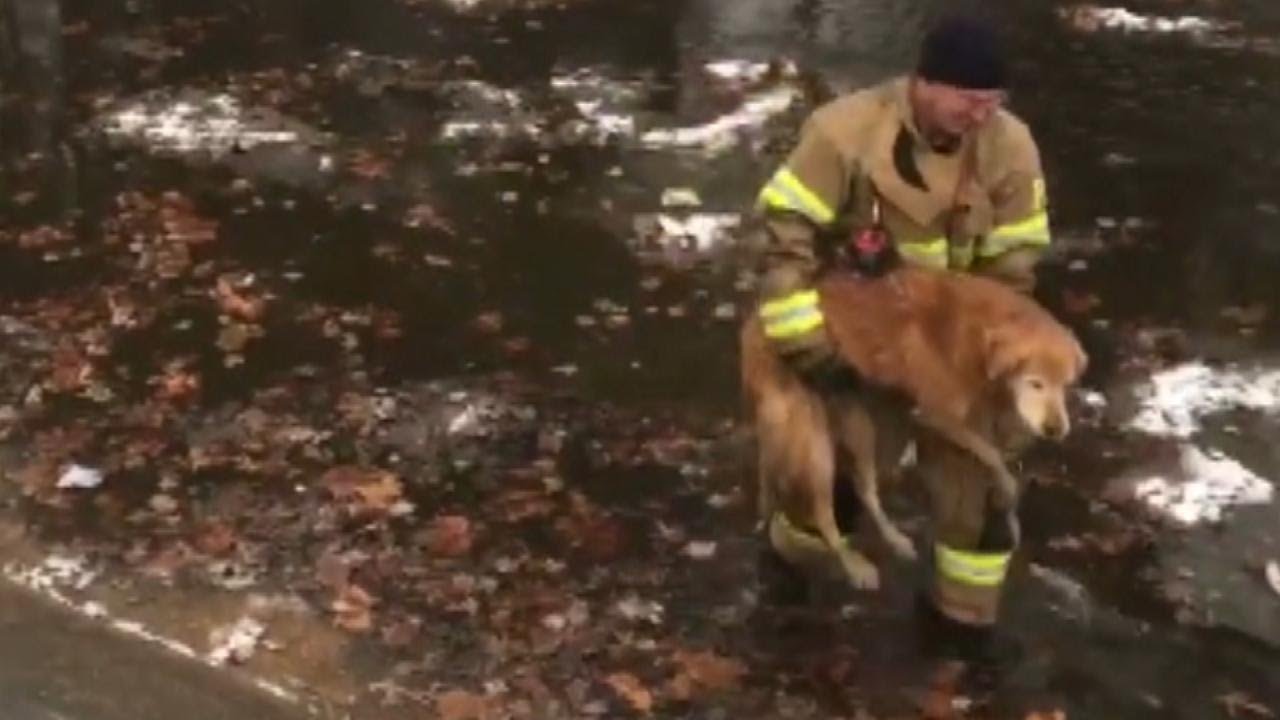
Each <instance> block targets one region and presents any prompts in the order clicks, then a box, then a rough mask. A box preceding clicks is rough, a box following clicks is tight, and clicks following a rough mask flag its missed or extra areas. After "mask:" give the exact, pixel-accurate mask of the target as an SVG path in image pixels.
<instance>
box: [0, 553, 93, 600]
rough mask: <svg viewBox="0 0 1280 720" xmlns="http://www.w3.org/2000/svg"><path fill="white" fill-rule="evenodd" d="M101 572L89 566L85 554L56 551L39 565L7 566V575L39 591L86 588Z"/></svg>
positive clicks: (20, 583)
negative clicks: (62, 553)
mask: <svg viewBox="0 0 1280 720" xmlns="http://www.w3.org/2000/svg"><path fill="white" fill-rule="evenodd" d="M99 574H100V571H99V570H98V569H96V568H91V567H89V561H88V560H87V559H86V558H85V557H84V556H81V555H59V554H56V553H55V554H53V555H50V556H49V557H47V558H45V559H44V562H42V563H40V564H39V565H34V566H31V567H25V568H24V567H20V566H16V565H10V566H6V567H5V576H6V577H8V578H9V579H10V580H13V581H14V582H16V583H18V584H19V585H22V586H24V587H27V588H29V589H31V590H35V591H37V592H46V591H56V590H58V589H61V588H70V589H72V590H84V589H85V588H87V587H89V586H90V585H92V584H93V581H94V580H97V579H98V575H99Z"/></svg>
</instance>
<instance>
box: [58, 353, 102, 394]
mask: <svg viewBox="0 0 1280 720" xmlns="http://www.w3.org/2000/svg"><path fill="white" fill-rule="evenodd" d="M92 374H93V366H92V365H90V364H89V361H88V360H87V359H85V357H84V355H82V354H81V353H80V351H79V350H77V349H76V348H74V347H71V346H68V345H62V346H60V347H59V348H58V349H57V350H55V351H54V353H53V372H52V373H51V375H50V378H49V381H50V385H51V386H52V388H53V389H54V390H56V391H57V392H64V393H70V392H75V391H77V390H80V389H81V388H83V387H84V386H85V385H86V384H88V381H89V377H90V376H91V375H92Z"/></svg>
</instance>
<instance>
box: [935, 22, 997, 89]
mask: <svg viewBox="0 0 1280 720" xmlns="http://www.w3.org/2000/svg"><path fill="white" fill-rule="evenodd" d="M916 73H917V74H918V75H919V76H920V77H922V78H924V79H925V80H928V81H930V82H936V83H943V84H946V85H951V86H954V87H959V88H967V89H971V90H1001V89H1004V87H1005V82H1006V81H1007V79H1008V78H1007V74H1008V68H1007V66H1006V64H1005V58H1004V53H1003V51H1002V49H1001V47H1000V42H999V39H998V38H997V37H996V33H995V30H993V29H992V28H991V26H989V25H987V24H985V23H983V22H981V21H979V20H976V19H973V18H967V17H963V16H950V17H947V18H944V19H943V20H941V21H939V22H938V23H937V24H936V25H934V26H933V28H932V29H930V30H929V33H928V34H927V35H925V38H924V43H923V45H922V46H921V48H920V63H919V65H918V66H917V67H916Z"/></svg>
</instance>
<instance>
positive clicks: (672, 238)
mask: <svg viewBox="0 0 1280 720" xmlns="http://www.w3.org/2000/svg"><path fill="white" fill-rule="evenodd" d="M634 224H635V228H636V230H637V232H638V233H639V234H640V236H641V237H643V238H647V239H649V240H651V241H654V242H657V243H658V244H659V245H663V246H670V245H672V244H675V245H677V246H679V247H680V248H681V249H684V250H690V251H694V252H709V251H711V250H714V249H716V248H717V247H720V246H722V245H724V244H727V243H728V242H730V241H731V240H732V234H731V231H732V230H734V229H735V228H737V227H739V226H740V225H741V224H742V217H741V216H740V215H738V214H737V213H689V214H688V215H685V216H683V217H677V216H675V215H669V214H666V213H659V214H656V215H655V214H644V215H638V216H637V217H636V219H635V223H634Z"/></svg>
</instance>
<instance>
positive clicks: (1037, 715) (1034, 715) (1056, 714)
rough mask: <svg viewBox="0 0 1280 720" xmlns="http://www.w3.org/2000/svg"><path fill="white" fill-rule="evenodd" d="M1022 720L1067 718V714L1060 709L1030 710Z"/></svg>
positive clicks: (1064, 719)
mask: <svg viewBox="0 0 1280 720" xmlns="http://www.w3.org/2000/svg"><path fill="white" fill-rule="evenodd" d="M1024 720H1067V714H1066V713H1065V712H1063V711H1061V710H1053V711H1051V712H1031V713H1027V717H1026V718H1024Z"/></svg>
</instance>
